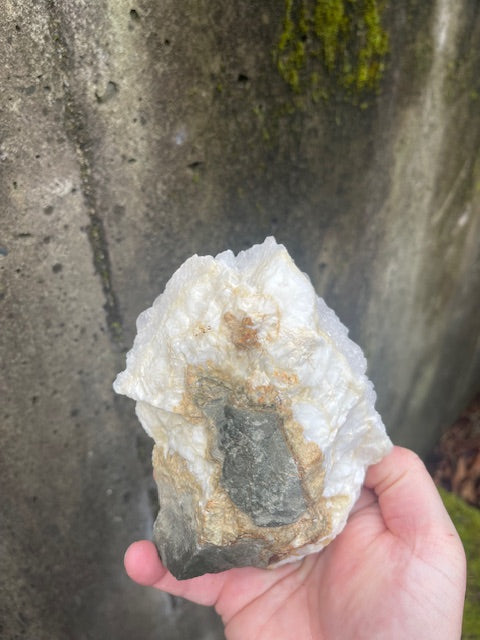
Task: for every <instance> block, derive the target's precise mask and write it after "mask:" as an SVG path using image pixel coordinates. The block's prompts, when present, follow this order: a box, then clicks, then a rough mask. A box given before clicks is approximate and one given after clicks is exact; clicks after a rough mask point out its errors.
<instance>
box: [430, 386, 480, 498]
mask: <svg viewBox="0 0 480 640" xmlns="http://www.w3.org/2000/svg"><path fill="white" fill-rule="evenodd" d="M426 464H427V467H428V469H429V471H430V473H431V474H432V476H433V478H434V480H435V483H436V484H437V485H438V486H441V487H443V488H444V489H447V490H448V491H451V492H452V493H455V494H457V495H458V496H460V497H461V498H463V500H465V502H467V503H468V504H470V505H473V506H475V507H477V508H480V393H479V394H478V395H477V396H476V397H475V398H474V400H473V401H472V402H471V404H470V405H469V406H468V407H467V409H466V410H465V411H464V412H463V413H462V415H461V416H460V417H459V418H458V420H457V421H456V422H455V423H454V424H452V425H451V426H450V427H449V428H448V429H447V430H446V431H445V432H444V434H443V435H442V437H441V439H440V441H439V443H438V445H437V446H436V447H435V449H434V451H433V452H432V454H431V455H430V456H429V457H428V458H427V460H426Z"/></svg>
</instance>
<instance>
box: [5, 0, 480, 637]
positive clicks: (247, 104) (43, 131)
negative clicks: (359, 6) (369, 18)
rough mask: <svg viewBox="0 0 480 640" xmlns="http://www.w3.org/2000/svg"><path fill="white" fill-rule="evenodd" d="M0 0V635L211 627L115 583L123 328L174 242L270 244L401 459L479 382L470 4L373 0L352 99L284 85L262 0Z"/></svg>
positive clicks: (130, 518)
mask: <svg viewBox="0 0 480 640" xmlns="http://www.w3.org/2000/svg"><path fill="white" fill-rule="evenodd" d="M391 4H392V5H393V4H394V3H391ZM0 5H1V8H2V23H1V25H0V47H1V60H2V67H1V70H0V74H1V87H2V94H1V98H0V100H1V112H0V134H1V140H0V169H1V203H2V205H1V207H2V208H1V211H0V220H1V226H0V233H1V237H0V269H1V272H0V273H1V285H0V286H1V289H0V297H1V300H0V305H1V306H0V318H1V320H0V321H1V344H2V355H1V358H2V371H1V374H0V376H1V387H0V393H1V396H2V398H1V420H2V422H1V429H2V449H1V451H0V457H1V470H2V471H1V473H2V498H3V506H2V513H3V514H5V515H3V516H2V519H1V522H0V545H1V547H0V548H1V562H2V567H1V571H0V589H1V592H0V611H1V613H0V621H1V624H2V625H3V631H0V634H3V635H4V636H5V637H7V638H10V637H11V638H15V637H19V638H20V637H25V638H33V637H34V638H35V639H39V640H42V639H43V638H45V639H46V638H49V639H54V640H55V639H57V638H58V639H61V638H67V637H68V638H75V639H82V638H93V639H97V638H102V639H103V638H105V637H109V638H110V637H111V638H120V639H122V638H132V637H141V638H144V639H145V640H148V639H149V638H157V637H162V638H164V639H167V640H168V638H189V637H194V638H200V637H204V638H209V637H211V638H214V637H221V632H220V631H219V626H218V621H216V619H215V618H213V617H212V616H213V614H212V613H211V612H210V611H209V610H204V609H201V608H195V607H193V606H192V607H190V606H189V607H187V608H186V605H183V604H180V603H177V601H175V602H176V605H175V606H176V607H177V608H176V609H175V608H173V605H172V603H171V601H170V600H169V599H168V598H167V597H166V596H162V595H161V594H157V593H152V592H151V591H149V590H144V589H141V588H137V587H135V586H134V585H130V584H129V582H128V580H127V579H126V578H125V577H124V575H123V571H122V566H121V565H122V555H123V550H124V548H125V546H126V545H127V544H128V542H129V541H130V540H132V539H134V538H136V537H139V536H148V535H149V533H150V531H151V522H152V512H151V507H150V504H149V501H150V499H149V490H150V488H151V487H152V483H151V480H150V469H149V460H148V458H149V453H150V448H151V445H150V443H149V442H148V441H147V439H146V438H144V437H143V436H142V434H141V433H140V427H139V425H138V424H137V422H136V420H135V418H134V416H133V408H132V406H131V404H129V403H128V402H123V401H122V400H121V399H118V398H117V399H114V398H113V394H112V391H111V382H112V380H113V378H114V376H115V373H116V372H117V371H118V370H120V369H121V368H122V365H123V357H124V356H123V349H124V348H125V347H127V346H129V345H130V343H131V340H132V338H133V334H134V322H135V318H136V316H137V315H138V313H139V311H140V310H142V309H143V308H145V307H146V306H147V305H149V304H150V303H151V301H152V300H153V298H154V297H155V295H157V294H158V293H159V292H160V291H161V290H162V288H163V286H164V284H165V282H166V280H167V279H168V278H169V276H170V275H171V273H172V271H173V270H174V269H175V268H176V267H177V266H178V265H179V264H180V262H181V261H183V260H184V259H185V258H186V257H187V256H189V255H190V254H192V253H195V252H197V253H216V252H218V251H220V250H223V249H225V248H227V247H231V248H232V249H234V250H238V249H241V248H243V247H245V246H248V245H250V244H252V243H253V242H256V241H261V240H263V239H264V237H265V236H266V235H267V234H270V233H274V234H275V235H276V237H277V239H278V240H279V241H281V242H284V243H285V244H286V245H287V247H288V249H289V251H290V252H291V253H292V255H293V256H294V258H295V259H296V260H297V262H298V263H299V264H300V266H301V267H302V268H303V269H304V270H305V271H307V272H308V273H309V274H310V276H311V277H312V280H313V282H314V284H315V286H316V288H317V290H318V291H319V292H320V293H321V294H322V295H323V296H324V297H325V298H326V300H327V302H328V303H329V305H331V306H332V307H333V308H335V309H336V310H337V312H338V314H339V316H340V318H341V319H342V320H343V321H344V322H345V323H346V324H347V325H348V326H350V327H351V334H352V337H353V338H354V339H355V340H356V341H357V342H359V343H360V344H361V345H362V346H363V348H364V349H365V351H366V353H367V355H368V357H369V361H370V375H371V377H372V378H373V379H374V381H375V382H376V386H377V390H378V395H379V402H378V407H379V409H380V411H381V412H382V414H383V416H384V419H385V422H386V424H387V426H388V427H389V431H390V433H391V435H392V437H393V439H394V440H395V441H397V442H401V443H404V444H407V445H410V446H412V447H414V448H416V449H417V450H419V451H421V452H422V451H425V450H426V449H427V448H428V447H429V445H430V443H431V442H432V439H433V438H434V437H435V435H436V433H438V430H439V428H441V426H443V425H444V424H446V423H448V422H449V420H450V419H451V418H453V417H454V416H455V415H456V414H457V413H458V412H459V410H460V409H461V408H462V406H463V405H464V404H465V403H466V401H467V400H468V399H469V397H470V396H472V395H473V393H474V391H476V389H477V388H478V383H479V382H478V381H479V379H480V377H479V374H480V358H479V349H478V346H479V345H478V336H479V324H480V317H479V314H478V298H479V289H480V287H479V284H480V273H479V269H480V268H479V259H478V258H479V255H478V254H479V236H480V229H479V226H480V213H479V209H480V188H479V184H480V163H479V160H478V149H479V147H480V144H479V143H480V108H479V104H480V99H479V94H480V86H479V82H480V78H479V75H478V72H477V70H478V68H479V64H480V50H479V49H478V46H476V44H477V43H478V41H479V38H480V7H479V5H478V2H476V1H475V0H463V1H460V2H456V3H449V2H447V1H446V0H436V1H435V2H432V3H417V2H414V1H413V0H411V1H410V2H406V3H403V4H402V6H401V7H399V6H398V4H396V5H395V6H392V7H391V8H390V9H388V10H387V12H386V13H385V15H384V21H385V25H386V26H387V28H388V31H389V33H390V53H389V55H388V57H387V60H386V62H387V69H386V73H385V76H384V78H383V80H382V84H381V92H380V95H379V96H378V97H374V96H373V97H368V102H369V106H368V108H366V109H363V108H360V107H359V106H355V105H353V104H351V102H348V101H345V100H343V99H342V98H341V96H340V95H338V96H337V95H335V94H334V95H332V96H331V97H330V99H329V100H328V101H325V102H324V101H320V102H313V101H312V99H311V96H308V95H306V96H301V95H300V96H292V93H291V91H290V89H289V87H288V85H287V84H286V83H285V82H284V80H283V79H282V77H281V76H280V74H279V73H278V72H277V69H276V68H275V65H274V64H273V62H272V60H273V58H274V56H273V55H272V54H273V52H274V51H275V50H276V49H277V48H278V40H279V36H280V33H281V31H282V28H283V27H282V20H283V9H284V5H283V3H282V2H278V1H277V0H275V1H274V0H268V1H267V2H264V3H262V8H261V9H259V8H258V4H257V3H250V2H248V3H237V2H235V3H234V2H212V1H211V0H210V1H208V2H207V0H203V1H202V2H187V3H184V4H183V5H182V8H181V9H180V8H179V5H178V3H176V2H174V1H173V0H164V1H163V2H161V3H158V2H153V0H140V1H139V2H135V3H130V2H125V1H124V0H99V1H98V2H95V3H84V2H81V1H80V0H72V1H69V2H63V3H61V2H55V1H53V0H51V1H48V0H45V1H43V2H36V3H30V2H26V1H25V0H19V1H17V2H11V1H10V0H3V1H2V2H1V3H0ZM361 100H364V98H363V97H362V98H361ZM292 104H294V105H295V106H293V108H292ZM132 404H133V403H132ZM192 629H194V630H195V631H194V632H192V631H191V630H192ZM200 629H204V631H199V630H200ZM160 633H161V636H160ZM192 633H194V635H191V634H192ZM201 633H203V636H201V635H199V634H201ZM189 634H190V635H189Z"/></svg>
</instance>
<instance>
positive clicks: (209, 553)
mask: <svg viewBox="0 0 480 640" xmlns="http://www.w3.org/2000/svg"><path fill="white" fill-rule="evenodd" d="M365 371H366V360H365V358H364V356H363V353H362V351H361V349H360V347H358V346H357V345H356V344H355V343H354V342H352V341H351V340H350V339H349V338H348V331H347V329H346V327H345V326H344V325H343V324H342V323H341V322H340V320H339V319H338V318H337V316H336V315H335V313H334V312H333V311H332V310H331V309H329V308H328V307H327V305H326V304H325V302H324V301H323V300H322V299H321V298H319V297H317V295H316V294H315V291H314V289H313V286H312V284H311V282H310V280H309V278H308V277H307V276H306V275H305V274H303V273H302V272H300V271H299V269H298V268H297V267H296V266H295V264H294V262H293V260H292V259H291V257H290V256H289V254H288V252H287V251H286V249H285V247H283V246H282V245H278V244H277V243H276V241H275V239H274V238H271V237H270V238H267V239H266V240H265V242H264V243H263V244H260V245H255V246H253V247H251V248H250V249H248V250H246V251H242V252H241V253H239V254H238V255H237V256H234V254H233V253H232V252H231V251H225V252H223V253H220V254H219V255H217V256H216V257H215V258H213V257H211V256H203V257H199V256H193V257H191V258H189V259H188V260H187V261H186V262H185V263H184V264H183V265H182V266H181V267H180V268H179V269H178V271H176V273H175V274H174V275H173V276H172V278H171V279H170V281H169V282H168V283H167V286H166V288H165V291H164V293H163V294H161V295H160V296H159V297H158V298H157V299H156V300H155V302H154V303H153V306H152V307H151V308H149V309H147V310H146V311H144V312H143V313H142V314H140V316H139V318H138V320H137V336H136V338H135V342H134V345H133V348H132V350H131V351H130V352H129V353H128V355H127V367H126V370H125V371H123V372H122V373H120V374H119V375H118V377H117V379H116V380H115V383H114V389H115V391H116V392H117V393H121V394H125V395H127V396H129V397H130V398H133V399H134V400H135V401H136V403H137V404H136V411H137V415H138V417H139V419H140V421H141V423H142V425H143V427H144V429H145V430H146V431H147V433H148V434H149V435H150V436H151V437H152V438H153V439H154V441H155V449H154V469H155V478H156V481H157V485H158V489H159V497H160V506H161V509H160V513H159V516H158V518H157V522H156V525H155V538H156V542H157V546H158V547H159V550H160V553H161V555H162V558H163V560H164V562H165V563H166V564H167V566H168V567H169V568H170V570H171V571H172V572H173V573H174V574H175V575H176V576H177V577H179V578H185V577H191V576H192V575H198V574H200V573H205V572H213V571H221V570H223V569H226V568H229V567H230V566H243V565H245V564H254V565H256V566H275V565H278V564H281V563H283V562H288V561H292V560H295V559H298V558H299V557H302V556H304V555H306V554H308V553H311V552H313V551H317V550H319V549H321V548H322V547H324V546H325V545H326V544H328V542H330V541H331V540H332V539H333V538H334V537H335V536H336V535H338V533H340V531H341V530H342V528H343V527H344V525H345V523H346V520H347V517H348V514H349V512H350V509H351V508H352V506H353V504H354V503H355V501H356V499H357V498H358V495H359V492H360V488H361V486H362V483H363V480H364V477H365V472H366V469H367V467H368V466H369V465H371V464H374V463H376V462H378V461H379V460H380V459H381V458H382V457H383V456H384V455H385V454H386V453H388V451H389V450H390V448H391V446H392V445H391V442H390V440H389V438H388V436H387V435H386V433H385V427H384V425H383V423H382V420H381V418H380V416H379V415H378V413H377V412H376V410H375V408H374V403H375V397H376V396H375V392H374V389H373V385H372V383H371V382H370V381H369V380H368V379H367V377H366V375H365Z"/></svg>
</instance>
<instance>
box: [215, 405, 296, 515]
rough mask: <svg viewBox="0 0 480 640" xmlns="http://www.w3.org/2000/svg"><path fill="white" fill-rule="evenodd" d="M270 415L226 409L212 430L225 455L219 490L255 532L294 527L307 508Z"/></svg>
mask: <svg viewBox="0 0 480 640" xmlns="http://www.w3.org/2000/svg"><path fill="white" fill-rule="evenodd" d="M281 421H282V418H281V416H279V415H278V414H277V413H275V411H259V410H257V411H256V410H254V409H237V408H235V407H229V406H226V407H225V419H224V420H222V422H221V424H217V428H218V433H219V445H220V449H221V450H222V452H223V454H224V461H223V468H222V480H221V482H222V485H223V486H224V487H225V489H226V490H227V492H228V495H229V496H230V498H231V499H232V501H233V502H234V503H235V504H236V505H237V506H238V507H239V508H240V509H241V510H242V511H244V512H245V513H247V514H248V515H249V516H250V517H251V518H252V520H253V521H254V523H255V524H256V525H258V526H260V527H277V526H280V525H283V524H291V523H292V522H295V520H297V519H298V518H299V517H300V515H301V514H302V513H304V512H305V509H306V503H305V498H304V496H303V492H302V486H301V484H300V478H299V476H298V470H297V466H296V464H295V461H294V459H293V457H292V454H291V453H290V451H289V449H288V446H287V443H286V441H285V438H284V437H283V435H282V429H281V426H280V423H281Z"/></svg>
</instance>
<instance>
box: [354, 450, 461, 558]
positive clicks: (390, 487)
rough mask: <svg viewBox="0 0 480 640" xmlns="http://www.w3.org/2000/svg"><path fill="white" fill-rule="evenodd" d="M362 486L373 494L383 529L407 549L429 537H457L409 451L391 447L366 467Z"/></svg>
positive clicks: (430, 483)
mask: <svg viewBox="0 0 480 640" xmlns="http://www.w3.org/2000/svg"><path fill="white" fill-rule="evenodd" d="M365 485H366V486H367V488H369V489H372V490H373V491H374V492H375V494H376V495H377V498H378V502H379V505H380V510H381V513H382V516H383V520H384V522H385V526H386V527H387V529H389V530H390V532H391V533H392V534H393V535H395V536H396V537H398V538H400V539H402V540H403V541H404V542H406V543H408V544H409V545H410V546H412V547H413V545H414V544H415V543H416V542H417V541H418V540H419V539H421V538H422V537H423V538H424V539H428V538H430V537H431V536H432V535H433V534H434V535H438V534H453V535H454V536H455V537H457V533H456V530H455V527H454V526H453V523H452V521H451V520H450V517H449V515H448V513H447V510H446V509H445V507H444V505H443V502H442V499H441V498H440V495H439V493H438V491H437V488H436V487H435V484H434V482H433V480H432V479H431V477H430V475H429V473H428V471H427V469H426V468H425V465H424V464H423V462H422V461H421V459H420V458H419V457H418V456H417V454H416V453H414V452H413V451H410V450H409V449H404V448H402V447H394V448H393V450H392V452H391V453H390V454H389V455H388V456H386V457H385V458H384V459H383V460H382V461H381V462H379V463H378V464H376V465H373V466H372V467H370V469H369V470H368V472H367V476H366V479H365Z"/></svg>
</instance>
